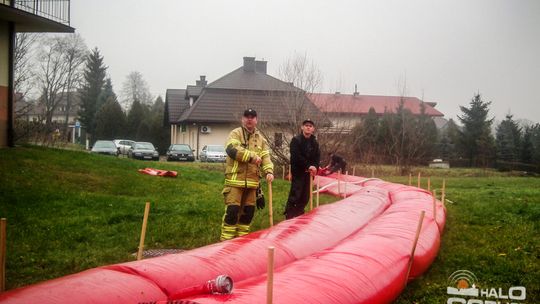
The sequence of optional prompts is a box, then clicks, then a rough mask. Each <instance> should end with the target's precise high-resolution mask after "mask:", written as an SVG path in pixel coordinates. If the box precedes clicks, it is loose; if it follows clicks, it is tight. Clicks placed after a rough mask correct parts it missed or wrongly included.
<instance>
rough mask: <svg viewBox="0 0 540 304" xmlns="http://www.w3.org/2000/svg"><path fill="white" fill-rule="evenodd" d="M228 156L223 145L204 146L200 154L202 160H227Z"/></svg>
mask: <svg viewBox="0 0 540 304" xmlns="http://www.w3.org/2000/svg"><path fill="white" fill-rule="evenodd" d="M226 157H227V154H226V153H225V147H224V146H223V145H208V146H204V147H203V148H202V151H201V155H200V159H201V161H202V162H225V158H226Z"/></svg>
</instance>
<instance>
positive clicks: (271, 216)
mask: <svg viewBox="0 0 540 304" xmlns="http://www.w3.org/2000/svg"><path fill="white" fill-rule="evenodd" d="M268 219H269V221H270V227H272V226H274V209H273V207H272V182H268Z"/></svg>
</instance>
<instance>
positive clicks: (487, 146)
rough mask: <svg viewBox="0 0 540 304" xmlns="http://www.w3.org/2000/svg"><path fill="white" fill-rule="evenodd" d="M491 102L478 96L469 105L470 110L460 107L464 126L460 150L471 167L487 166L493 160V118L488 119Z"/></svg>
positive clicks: (461, 133)
mask: <svg viewBox="0 0 540 304" xmlns="http://www.w3.org/2000/svg"><path fill="white" fill-rule="evenodd" d="M490 105H491V102H485V101H483V100H482V97H481V95H480V94H476V95H475V96H474V97H473V99H472V100H471V102H470V104H469V108H467V107H464V106H460V109H461V111H462V112H463V115H461V116H458V118H459V120H460V121H461V123H462V124H463V129H462V130H461V131H460V135H461V137H460V141H459V145H460V149H461V151H462V152H463V154H464V156H465V157H466V158H467V159H469V165H470V166H479V165H481V166H486V165H487V164H488V163H489V161H490V160H491V159H492V158H493V156H494V155H493V150H494V142H493V141H494V140H493V135H491V124H492V123H493V118H491V119H488V114H489V106H490Z"/></svg>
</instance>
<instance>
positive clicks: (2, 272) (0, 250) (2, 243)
mask: <svg viewBox="0 0 540 304" xmlns="http://www.w3.org/2000/svg"><path fill="white" fill-rule="evenodd" d="M6 229H7V221H6V219H5V218H2V219H0V292H3V291H4V290H6V247H7V246H6V245H7V235H6Z"/></svg>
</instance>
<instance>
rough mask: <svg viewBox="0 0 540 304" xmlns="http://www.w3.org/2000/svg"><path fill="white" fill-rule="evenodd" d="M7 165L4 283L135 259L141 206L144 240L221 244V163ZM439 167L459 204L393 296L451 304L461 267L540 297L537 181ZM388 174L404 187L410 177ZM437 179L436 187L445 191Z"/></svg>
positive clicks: (71, 159)
mask: <svg viewBox="0 0 540 304" xmlns="http://www.w3.org/2000/svg"><path fill="white" fill-rule="evenodd" d="M145 166H149V167H155V168H160V169H171V170H177V171H179V173H180V176H179V178H176V179H167V178H157V177H152V176H146V175H142V174H139V173H138V172H137V169H139V168H144V167H145ZM201 167H202V168H203V169H206V170H200V169H201ZM0 168H1V170H2V171H1V173H0V190H1V193H2V194H1V197H0V216H2V217H6V218H8V259H7V287H8V288H14V287H17V286H21V285H26V284H30V283H34V282H37V281H42V280H45V279H50V278H54V277H58V276H62V275H65V274H69V273H74V272H78V271H81V270H84V269H87V268H91V267H95V266H99V265H103V264H111V263H118V262H124V261H128V260H132V259H133V256H132V255H131V253H133V252H135V251H136V250H137V245H138V238H139V233H140V226H141V219H142V213H143V210H144V202H145V201H150V202H152V207H151V211H150V220H149V225H148V231H147V241H146V246H147V247H150V248H185V249H189V248H195V247H199V246H203V245H205V244H208V243H213V242H216V241H217V240H218V234H219V223H220V221H221V216H222V212H223V203H222V199H221V194H220V190H221V188H222V180H223V175H222V172H223V168H222V165H221V164H215V165H208V164H207V165H200V164H177V163H171V164H170V163H156V162H140V161H132V160H129V159H115V158H110V157H105V156H100V155H88V154H86V153H81V152H71V151H65V150H54V149H44V148H35V147H32V148H17V149H7V150H0ZM379 171H382V169H381V168H378V169H377V170H376V174H377V175H379V173H378V172H379ZM357 172H358V173H360V168H359V170H358V171H357ZM367 172H371V171H370V170H367ZM437 172H438V173H441V172H442V173H444V174H445V175H446V176H451V177H450V178H448V179H447V198H448V199H450V200H452V201H453V202H455V203H454V204H447V207H448V219H447V228H446V231H445V234H444V236H443V243H442V247H441V252H440V254H439V256H438V257H437V259H436V261H435V263H434V264H433V265H432V267H431V269H430V270H429V271H428V272H427V273H426V274H425V275H424V276H423V277H421V278H419V279H418V280H416V281H414V282H412V283H410V284H409V286H408V288H407V290H406V291H405V292H404V293H403V294H402V296H401V297H400V298H399V299H398V301H397V303H414V302H417V303H444V302H446V298H447V297H446V294H445V293H446V286H447V278H448V276H449V275H450V274H451V273H452V272H453V271H455V270H459V269H468V270H471V271H473V272H474V273H475V274H476V275H477V277H478V279H479V281H480V282H481V284H482V285H483V286H484V287H503V288H504V287H509V286H515V285H523V286H526V287H527V292H528V295H527V300H528V301H527V302H528V303H534V302H540V299H539V298H538V297H539V289H538V286H537V285H538V283H537V282H539V281H540V265H539V264H538V260H539V255H540V248H539V244H540V240H539V230H540V229H539V224H538V223H539V219H540V203H539V202H540V199H539V197H540V179H537V178H536V179H535V178H519V177H505V176H502V175H501V174H496V173H493V174H492V173H491V172H483V171H478V170H450V171H431V172H424V174H430V175H434V174H436V173H437ZM476 175H482V176H485V175H492V176H489V177H475V176H476ZM459 176H470V177H459ZM387 179H388V180H391V181H395V182H401V183H407V179H408V178H403V177H387ZM441 179H442V178H440V177H438V178H433V181H432V184H433V185H434V186H435V187H440V186H441ZM424 183H425V182H424ZM424 186H425V185H424ZM288 187H289V185H288V183H286V182H283V181H276V182H275V183H274V205H275V207H274V218H275V221H281V220H282V219H283V217H282V215H281V214H280V213H281V211H282V210H283V203H284V201H285V199H286V195H287V191H288ZM324 200H325V201H332V200H333V198H328V197H326V198H324ZM267 212H268V208H266V209H264V211H263V212H257V214H256V217H255V219H254V224H253V228H254V229H261V228H265V227H267V225H268V224H267V217H268V213H267ZM531 300H532V301H531Z"/></svg>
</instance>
